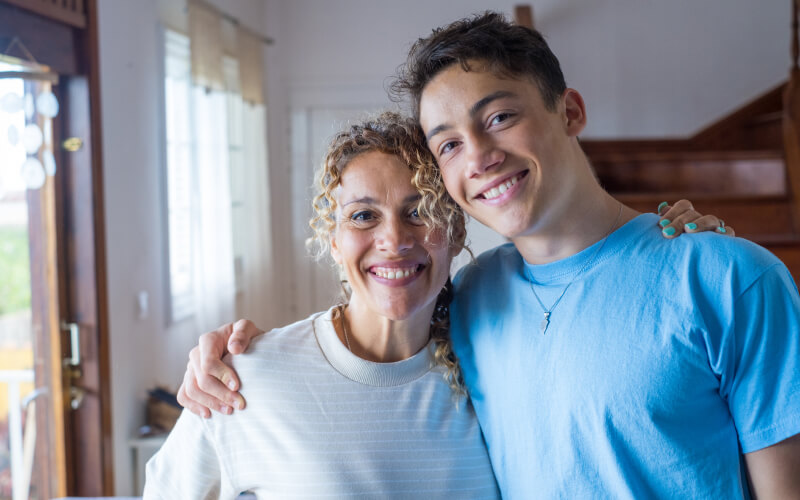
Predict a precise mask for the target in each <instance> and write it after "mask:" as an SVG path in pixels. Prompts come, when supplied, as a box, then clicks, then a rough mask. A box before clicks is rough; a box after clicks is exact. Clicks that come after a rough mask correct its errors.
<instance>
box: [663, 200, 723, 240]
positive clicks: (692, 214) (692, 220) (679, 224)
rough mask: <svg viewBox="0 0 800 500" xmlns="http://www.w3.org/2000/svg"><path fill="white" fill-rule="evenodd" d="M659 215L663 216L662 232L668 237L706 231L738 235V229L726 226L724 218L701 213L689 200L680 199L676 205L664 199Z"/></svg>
mask: <svg viewBox="0 0 800 500" xmlns="http://www.w3.org/2000/svg"><path fill="white" fill-rule="evenodd" d="M658 215H660V216H661V219H660V220H659V221H658V225H659V226H661V228H662V229H661V234H662V235H664V237H665V238H667V239H672V238H676V237H678V236H680V235H681V233H702V232H704V231H715V232H717V233H719V234H724V235H726V236H736V231H734V230H733V228H732V227H730V226H726V225H725V222H724V221H723V220H722V219H720V218H719V217H717V216H716V215H702V214H700V213H699V212H697V211H696V210H695V209H694V207H693V206H692V202H691V201H689V200H680V201H679V202H677V203H675V205H674V206H670V205H669V204H667V202H666V201H664V202H662V203H661V204H660V205H659V206H658Z"/></svg>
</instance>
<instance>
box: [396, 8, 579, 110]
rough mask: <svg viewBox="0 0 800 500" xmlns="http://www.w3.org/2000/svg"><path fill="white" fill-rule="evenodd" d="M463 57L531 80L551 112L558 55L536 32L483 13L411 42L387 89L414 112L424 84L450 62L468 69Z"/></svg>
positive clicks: (560, 79)
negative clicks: (407, 97)
mask: <svg viewBox="0 0 800 500" xmlns="http://www.w3.org/2000/svg"><path fill="white" fill-rule="evenodd" d="M469 61H480V62H482V63H485V64H488V69H489V70H491V71H495V72H497V73H498V74H500V75H504V76H508V77H513V78H521V77H528V78H530V79H532V80H533V81H534V82H536V84H537V86H538V87H539V91H540V92H541V94H542V99H543V100H544V104H545V106H546V108H547V109H548V110H549V111H554V110H555V105H556V102H557V101H558V98H559V97H560V96H561V94H562V93H563V92H564V90H566V88H567V84H566V82H565V81H564V75H563V73H562V72H561V66H560V65H559V63H558V59H557V58H556V56H555V54H553V52H552V51H551V50H550V47H548V46H547V42H545V40H544V37H542V35H541V33H539V32H538V31H536V30H532V29H529V28H526V27H524V26H518V25H515V24H512V23H510V22H509V21H508V20H507V19H506V18H505V16H504V15H503V14H500V13H497V12H490V11H487V12H485V13H483V14H476V15H474V16H472V17H468V18H465V19H460V20H458V21H455V22H454V23H451V24H449V25H447V26H445V27H443V28H437V29H435V30H433V33H431V35H430V36H428V37H427V38H420V39H419V40H417V41H416V42H415V43H414V45H413V46H412V47H411V50H409V52H408V59H407V60H406V62H405V64H404V65H403V66H401V67H400V69H399V70H398V77H397V79H396V80H395V81H394V83H393V84H392V89H391V90H392V93H393V94H394V95H395V96H403V95H406V94H408V95H410V96H411V100H412V105H413V111H414V114H415V115H419V101H420V97H421V96H422V90H423V89H424V88H425V86H426V85H427V84H428V83H429V82H430V81H431V80H432V79H433V78H434V77H435V76H436V75H437V74H439V72H441V71H442V70H444V69H446V68H448V67H450V66H451V65H453V64H460V65H461V67H462V68H463V69H464V70H465V71H469V70H470V67H469Z"/></svg>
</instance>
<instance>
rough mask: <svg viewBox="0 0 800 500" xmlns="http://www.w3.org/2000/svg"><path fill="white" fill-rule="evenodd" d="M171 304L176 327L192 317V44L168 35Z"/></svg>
mask: <svg viewBox="0 0 800 500" xmlns="http://www.w3.org/2000/svg"><path fill="white" fill-rule="evenodd" d="M165 45H166V47H165V48H166V50H165V76H166V78H165V107H166V150H167V168H166V170H167V175H166V180H167V213H168V216H167V227H168V244H169V256H168V262H169V299H170V302H169V303H170V318H171V320H172V321H173V322H177V321H180V320H182V319H185V318H187V317H189V316H191V314H192V313H193V312H194V290H193V288H194V287H193V279H192V269H193V267H194V259H193V252H192V242H193V241H194V240H195V238H194V237H193V234H192V200H193V196H192V192H193V186H192V184H193V182H192V175H191V170H192V161H193V158H192V157H193V140H192V127H191V123H192V82H191V78H192V77H191V62H190V61H191V58H190V51H189V38H188V37H186V36H184V35H182V34H180V33H177V32H174V31H170V30H167V31H166V34H165Z"/></svg>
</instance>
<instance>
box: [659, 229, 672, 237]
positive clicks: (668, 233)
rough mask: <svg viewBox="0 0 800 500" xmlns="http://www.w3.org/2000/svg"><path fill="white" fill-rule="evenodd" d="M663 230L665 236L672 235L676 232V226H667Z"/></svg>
mask: <svg viewBox="0 0 800 500" xmlns="http://www.w3.org/2000/svg"><path fill="white" fill-rule="evenodd" d="M661 232H662V233H664V235H665V236H672V235H673V234H675V228H674V227H667V228H664V229H663V230H662V231H661Z"/></svg>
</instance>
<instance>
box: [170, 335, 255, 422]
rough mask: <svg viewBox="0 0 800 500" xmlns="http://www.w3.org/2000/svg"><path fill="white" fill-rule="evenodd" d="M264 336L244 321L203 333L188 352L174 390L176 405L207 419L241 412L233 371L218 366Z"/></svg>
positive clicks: (236, 382) (241, 399)
mask: <svg viewBox="0 0 800 500" xmlns="http://www.w3.org/2000/svg"><path fill="white" fill-rule="evenodd" d="M263 333H264V332H263V331H262V330H259V329H258V327H256V325H254V324H253V323H252V322H250V321H248V320H246V319H240V320H239V321H237V322H236V323H228V324H226V325H222V326H221V327H219V328H217V329H216V330H214V331H213V332H208V333H204V334H203V335H201V336H200V341H199V343H198V345H197V346H196V347H194V348H193V349H192V350H191V351H190V352H189V363H188V364H187V365H186V373H185V374H184V376H183V383H182V384H181V387H180V389H178V403H180V404H181V405H182V406H183V407H184V408H186V409H188V410H189V411H191V412H192V413H194V414H195V415H198V416H200V417H203V418H209V417H210V416H211V411H209V410H212V409H213V410H215V411H218V412H219V413H224V414H226V415H229V414H230V413H232V412H233V409H234V408H236V409H237V410H241V409H244V406H245V401H244V398H243V397H242V395H241V394H239V392H238V390H239V377H237V376H236V371H235V370H234V369H233V368H231V367H230V366H228V365H226V364H225V363H223V362H222V358H223V357H224V356H225V354H227V353H229V352H230V353H231V354H241V353H243V352H244V351H245V349H247V347H248V346H249V345H250V341H251V340H253V339H254V338H255V337H258V336H259V335H262V334H263Z"/></svg>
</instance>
